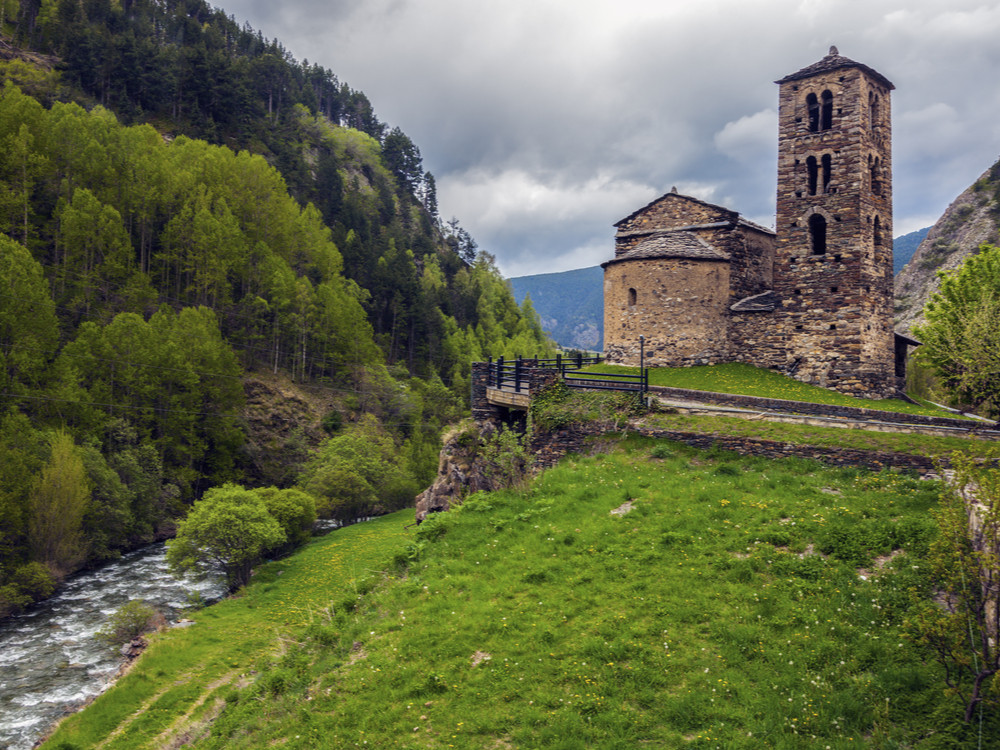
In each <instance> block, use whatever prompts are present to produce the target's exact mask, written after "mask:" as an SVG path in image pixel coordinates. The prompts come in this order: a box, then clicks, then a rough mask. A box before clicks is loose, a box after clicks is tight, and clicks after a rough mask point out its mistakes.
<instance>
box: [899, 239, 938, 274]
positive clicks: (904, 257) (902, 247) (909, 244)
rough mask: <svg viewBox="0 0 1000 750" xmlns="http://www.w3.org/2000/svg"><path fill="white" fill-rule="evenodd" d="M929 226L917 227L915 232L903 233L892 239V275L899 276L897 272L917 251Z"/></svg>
mask: <svg viewBox="0 0 1000 750" xmlns="http://www.w3.org/2000/svg"><path fill="white" fill-rule="evenodd" d="M929 231H931V228H930V227H924V228H923V229H918V230H917V231H916V232H910V233H909V234H904V235H903V236H902V237H897V238H896V239H894V240H893V241H892V275H893V276H894V277H895V276H899V272H900V271H902V270H903V267H904V266H906V264H907V263H909V262H910V258H912V257H913V254H914V253H915V252H917V248H918V247H920V243H921V242H923V241H924V238H925V237H926V236H927V233H928V232H929Z"/></svg>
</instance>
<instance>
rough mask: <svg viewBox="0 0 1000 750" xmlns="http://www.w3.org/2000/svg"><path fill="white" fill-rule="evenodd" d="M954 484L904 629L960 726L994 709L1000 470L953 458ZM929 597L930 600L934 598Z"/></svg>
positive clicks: (999, 664)
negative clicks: (926, 588) (960, 715)
mask: <svg viewBox="0 0 1000 750" xmlns="http://www.w3.org/2000/svg"><path fill="white" fill-rule="evenodd" d="M952 464H953V467H954V469H955V477H954V481H953V483H952V484H951V485H949V486H946V487H945V489H944V492H943V493H942V495H941V506H940V508H939V509H938V511H937V513H936V520H937V525H938V531H939V534H938V537H937V539H936V540H935V541H934V542H933V543H932V545H931V550H930V554H929V556H928V562H929V563H930V567H931V580H930V592H922V596H921V599H920V601H919V602H918V604H917V606H918V613H917V615H915V616H914V617H911V618H910V619H909V621H908V623H907V625H908V627H909V630H910V631H911V633H912V634H913V637H914V640H916V641H917V642H918V643H919V644H921V645H923V646H924V647H926V648H927V649H928V650H929V651H930V652H931V653H932V654H933V656H934V658H935V660H936V661H937V662H938V663H939V664H940V665H941V666H942V667H943V668H944V679H945V683H946V684H947V686H948V689H949V692H951V693H952V694H953V695H957V696H958V697H959V699H960V700H961V701H962V704H963V709H964V719H965V721H966V722H970V721H972V719H973V718H974V716H975V714H976V712H977V708H978V709H980V710H981V709H982V708H983V707H984V706H986V705H988V706H990V707H992V708H996V707H998V706H1000V696H998V694H997V691H996V685H995V682H994V678H995V677H996V675H997V673H998V671H1000V643H998V641H997V635H998V628H1000V470H997V469H995V468H991V467H988V466H984V465H983V464H982V463H979V462H977V461H976V460H975V459H972V458H970V457H968V456H962V455H960V454H957V453H956V454H955V455H954V456H953V459H952ZM929 593H934V594H935V595H934V596H933V598H931V596H930V595H929Z"/></svg>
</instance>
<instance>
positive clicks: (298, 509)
mask: <svg viewBox="0 0 1000 750" xmlns="http://www.w3.org/2000/svg"><path fill="white" fill-rule="evenodd" d="M254 492H255V493H256V494H257V497H259V498H260V499H261V500H263V501H264V506H265V507H266V508H267V512H268V513H270V514H271V515H272V516H273V517H274V519H275V520H276V521H277V522H278V523H279V524H280V525H281V528H282V530H283V531H284V532H285V543H284V544H282V545H281V546H280V547H278V548H275V549H274V550H272V552H274V553H285V552H291V551H292V550H293V549H295V548H297V547H301V546H302V545H303V544H305V543H306V542H307V541H309V537H310V536H311V535H312V527H313V524H314V523H315V522H316V500H315V499H314V498H313V497H312V495H309V494H307V493H305V492H303V491H302V490H299V489H295V488H294V487H291V488H288V489H283V490H282V489H278V488H277V487H261V488H259V489H256V490H254Z"/></svg>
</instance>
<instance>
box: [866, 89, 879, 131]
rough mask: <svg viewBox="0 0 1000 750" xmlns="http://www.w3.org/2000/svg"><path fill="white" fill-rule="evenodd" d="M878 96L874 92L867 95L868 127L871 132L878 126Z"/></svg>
mask: <svg viewBox="0 0 1000 750" xmlns="http://www.w3.org/2000/svg"><path fill="white" fill-rule="evenodd" d="M878 105H879V101H878V94H876V93H875V92H874V91H873V92H871V93H870V94H869V95H868V125H869V126H870V128H871V129H872V130H874V129H875V126H876V125H878V108H879V107H878Z"/></svg>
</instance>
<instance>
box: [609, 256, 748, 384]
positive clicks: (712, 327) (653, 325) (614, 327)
mask: <svg viewBox="0 0 1000 750" xmlns="http://www.w3.org/2000/svg"><path fill="white" fill-rule="evenodd" d="M631 289H634V290H635V301H636V304H635V305H630V304H629V302H630V290H631ZM728 306H729V265H728V264H727V263H725V262H714V261H704V260H689V259H684V258H659V259H651V260H630V261H627V262H624V263H612V264H610V265H608V266H607V268H606V269H605V272H604V351H605V355H606V357H607V361H608V362H610V363H614V364H624V365H631V366H638V364H639V336H640V335H643V336H645V337H646V345H645V350H646V363H647V364H648V365H651V366H654V367H682V366H686V365H694V364H713V363H717V362H724V361H726V360H727V359H728V358H729V354H730V353H729V347H728V341H727V339H726V336H725V331H726V328H727V325H728Z"/></svg>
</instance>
